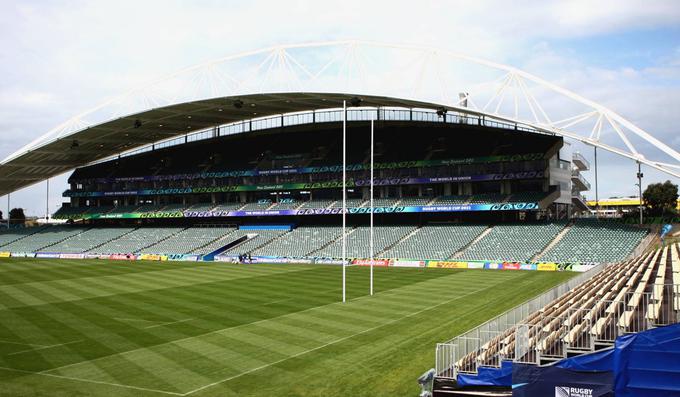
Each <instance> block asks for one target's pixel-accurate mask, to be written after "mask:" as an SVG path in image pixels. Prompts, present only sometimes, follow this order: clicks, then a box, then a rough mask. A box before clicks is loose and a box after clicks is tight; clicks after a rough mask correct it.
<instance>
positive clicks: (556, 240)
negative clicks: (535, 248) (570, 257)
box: [531, 222, 574, 262]
mask: <svg viewBox="0 0 680 397" xmlns="http://www.w3.org/2000/svg"><path fill="white" fill-rule="evenodd" d="M573 225H574V222H569V223H568V224H567V225H566V226H565V227H564V229H562V230H560V232H559V233H557V236H555V238H554V239H553V240H552V241H551V242H550V243H549V244H548V245H546V246H545V248H543V249H542V250H541V252H539V253H538V254H536V255H534V257H533V258H531V261H532V262H536V261H538V259H539V258H540V257H541V256H543V255H544V254H545V253H546V252H548V251H550V250H551V249H552V248H553V247H554V246H555V245H556V244H557V243H559V242H560V240H562V238H563V237H564V236H565V235H566V234H567V233H569V231H570V230H571V227H572V226H573Z"/></svg>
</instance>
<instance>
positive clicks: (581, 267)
mask: <svg viewBox="0 0 680 397" xmlns="http://www.w3.org/2000/svg"><path fill="white" fill-rule="evenodd" d="M595 266H597V265H596V264H594V263H582V264H574V265H572V266H571V268H570V269H569V270H571V271H572V272H579V273H583V272H587V271H588V270H590V269H592V268H594V267H595Z"/></svg>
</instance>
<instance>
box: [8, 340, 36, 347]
mask: <svg viewBox="0 0 680 397" xmlns="http://www.w3.org/2000/svg"><path fill="white" fill-rule="evenodd" d="M3 343H6V344H9V345H20V346H33V347H45V345H36V344H34V343H21V342H12V341H10V340H0V344H3Z"/></svg>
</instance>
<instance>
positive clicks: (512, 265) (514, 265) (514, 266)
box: [503, 262, 520, 270]
mask: <svg viewBox="0 0 680 397" xmlns="http://www.w3.org/2000/svg"><path fill="white" fill-rule="evenodd" d="M519 269H520V264H519V262H503V270H519Z"/></svg>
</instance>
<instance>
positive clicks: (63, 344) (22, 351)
mask: <svg viewBox="0 0 680 397" xmlns="http://www.w3.org/2000/svg"><path fill="white" fill-rule="evenodd" d="M82 341H83V339H78V340H74V341H71V342H66V343H58V344H56V345H49V346H42V347H37V348H34V349H26V350H21V351H18V352H14V353H10V354H8V356H13V355H15V354H22V353H28V352H37V351H38V350H45V349H51V348H53V347H59V346H66V345H72V344H74V343H78V342H82Z"/></svg>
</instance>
